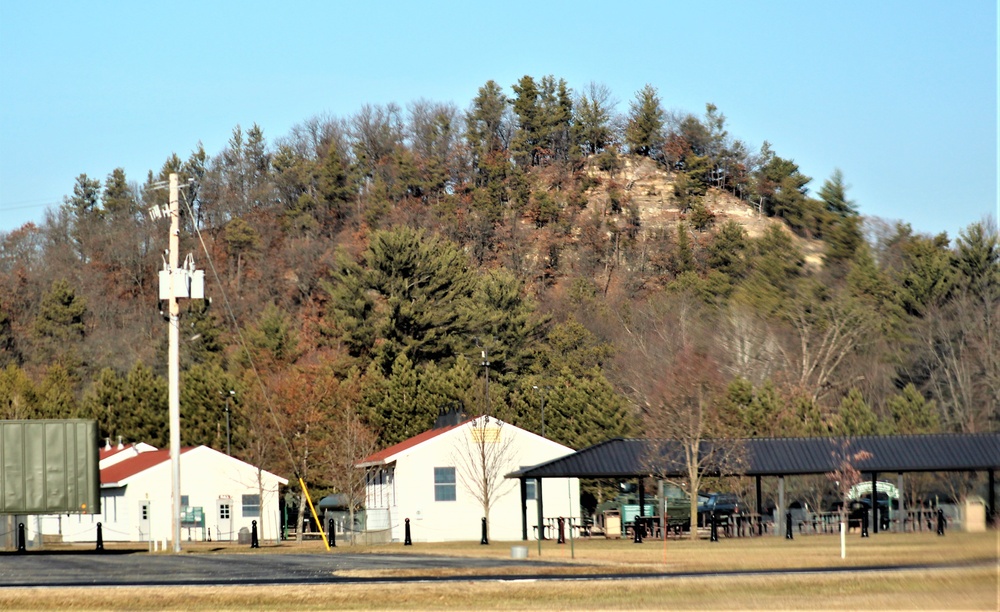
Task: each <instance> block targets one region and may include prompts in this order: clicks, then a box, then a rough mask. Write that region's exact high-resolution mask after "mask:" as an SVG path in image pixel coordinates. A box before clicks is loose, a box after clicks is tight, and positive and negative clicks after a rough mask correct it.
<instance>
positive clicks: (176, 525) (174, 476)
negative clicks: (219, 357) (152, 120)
mask: <svg viewBox="0 0 1000 612" xmlns="http://www.w3.org/2000/svg"><path fill="white" fill-rule="evenodd" d="M177 199H178V189H177V174H175V173H171V174H170V253H169V263H168V266H169V273H170V281H169V282H170V334H169V341H170V346H169V350H168V354H167V362H168V364H167V373H168V375H167V383H168V386H169V398H170V482H171V496H172V504H173V511H172V512H171V516H170V522H171V534H172V539H173V541H174V545H173V548H174V552H175V553H179V552H180V551H181V394H180V386H181V375H180V370H181V366H180V361H181V360H180V314H181V309H180V306H179V305H178V304H177V292H178V289H179V287H177V280H178V276H177V274H176V273H175V271H176V270H177V268H178V261H177V255H178V251H179V250H180V232H181V223H180V208H179V207H178V202H177Z"/></svg>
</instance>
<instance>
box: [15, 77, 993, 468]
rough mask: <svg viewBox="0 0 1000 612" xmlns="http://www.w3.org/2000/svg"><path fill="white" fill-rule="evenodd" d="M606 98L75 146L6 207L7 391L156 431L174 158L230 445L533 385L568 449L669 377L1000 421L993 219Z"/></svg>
mask: <svg viewBox="0 0 1000 612" xmlns="http://www.w3.org/2000/svg"><path fill="white" fill-rule="evenodd" d="M616 107H617V106H616V103H615V99H614V96H613V94H612V93H611V92H610V91H608V90H607V89H606V88H604V87H602V86H600V85H594V84H591V85H588V86H586V87H583V88H582V89H580V90H577V91H574V90H571V89H570V88H569V87H568V85H567V84H566V83H565V82H564V81H562V80H559V79H555V78H553V77H545V78H541V79H533V78H531V77H524V78H522V79H521V80H519V81H518V82H517V83H516V84H514V85H513V86H511V87H510V88H509V89H505V88H504V87H501V86H500V85H498V84H497V83H494V82H492V81H491V82H488V83H486V84H485V85H484V86H483V87H482V88H480V90H479V92H478V95H477V96H476V97H475V98H474V99H473V100H472V101H471V102H469V104H468V106H467V108H466V109H465V110H460V109H459V108H458V107H457V106H455V105H454V104H440V103H433V102H428V101H424V100H420V101H417V102H413V103H411V104H409V105H407V106H406V108H405V109H404V108H402V107H399V106H396V105H394V104H390V105H386V106H378V105H371V106H365V107H363V108H361V109H359V110H358V111H357V113H356V114H355V115H353V116H351V117H349V118H344V119H339V118H333V117H316V118H312V119H307V120H304V121H303V122H302V123H301V124H299V125H297V126H296V127H295V128H293V129H292V130H291V132H290V133H288V134H284V135H278V136H276V137H270V138H266V137H265V134H264V131H263V130H262V129H261V128H260V127H259V126H257V125H253V126H251V127H249V128H248V129H246V130H243V129H241V128H240V127H239V126H237V127H236V128H235V129H234V130H233V133H232V138H231V140H230V141H229V143H228V146H227V147H226V148H225V149H224V150H223V151H221V152H219V153H218V154H217V155H215V156H210V155H209V154H207V153H206V152H205V151H204V150H203V149H201V148H200V147H199V148H198V149H197V150H195V151H194V153H192V154H191V155H190V156H189V157H188V158H187V159H182V158H180V157H178V156H177V155H171V156H170V157H168V158H167V160H166V162H165V163H164V165H163V167H162V168H161V169H159V171H157V172H155V173H154V172H150V173H149V175H148V176H147V177H145V180H144V181H142V182H141V183H136V182H133V181H131V180H130V178H129V177H126V176H125V173H124V171H122V170H121V169H117V170H114V171H113V172H111V173H110V174H109V175H108V176H107V177H104V178H103V179H100V178H94V177H88V176H86V175H80V176H79V177H78V178H77V181H76V186H75V188H74V191H73V193H72V194H71V195H68V196H67V197H66V198H65V203H64V205H63V206H62V207H61V208H60V209H59V210H58V211H54V212H53V213H52V214H50V215H49V217H48V218H47V219H46V221H45V223H44V224H42V225H41V226H35V225H31V224H29V225H26V226H24V227H22V228H20V229H17V230H15V231H12V232H9V233H5V234H0V283H2V290H0V347H2V354H0V360H2V361H0V366H2V367H3V368H4V369H3V370H2V371H0V411H2V412H3V414H2V416H3V417H4V418H25V417H68V416H87V417H96V418H97V419H98V420H99V421H100V423H101V428H102V431H103V434H104V435H105V436H108V437H110V438H112V439H117V438H118V437H119V436H120V437H122V438H123V439H124V440H125V441H126V442H130V441H145V442H149V443H151V444H154V445H157V446H165V445H166V436H167V432H166V426H165V423H166V418H167V397H166V384H165V380H164V375H165V367H166V366H165V362H166V337H167V323H166V322H165V321H164V319H163V317H162V314H161V308H162V306H161V304H160V303H159V302H158V300H157V280H156V274H157V271H158V270H159V269H161V268H162V266H163V262H162V253H163V251H164V249H165V248H166V245H167V225H166V224H165V223H164V222H163V221H162V220H160V221H154V220H151V219H150V217H149V216H147V214H146V211H147V209H148V208H149V207H151V206H154V205H160V206H162V205H163V204H164V203H165V202H166V198H167V193H166V191H165V190H161V189H156V188H155V185H156V183H157V182H158V181H161V180H164V179H165V178H166V177H167V176H168V175H169V174H170V173H172V172H176V173H179V174H180V177H181V181H182V183H184V184H185V185H187V187H186V188H185V189H184V190H183V191H184V199H183V214H182V218H183V230H182V242H183V247H182V253H181V255H182V256H183V255H185V254H186V253H188V252H191V253H193V254H194V257H195V260H196V262H197V264H198V267H199V268H202V269H206V281H207V294H208V295H209V296H210V298H211V300H206V301H205V302H186V303H185V304H184V308H185V311H184V312H183V314H182V317H181V325H182V343H183V346H182V351H181V354H182V362H183V363H182V371H183V374H182V379H183V380H182V382H183V391H182V399H181V409H182V415H183V431H182V441H183V443H184V444H198V443H205V444H209V445H212V446H214V447H216V448H224V447H225V416H224V414H225V410H226V408H227V402H230V404H229V407H230V408H231V410H232V415H233V418H234V433H233V448H234V454H238V455H240V456H245V457H249V458H255V457H259V458H261V460H262V461H265V462H267V465H268V467H271V468H272V469H275V470H282V469H286V470H287V469H292V468H291V467H290V466H288V465H287V462H288V461H291V460H292V459H291V458H290V456H288V454H287V453H282V452H277V451H275V450H274V449H275V448H277V446H276V441H275V436H276V434H277V433H281V434H283V436H284V439H285V440H294V441H295V442H294V445H293V446H294V449H295V453H294V456H295V457H297V458H301V457H303V456H308V457H310V459H309V461H310V465H313V466H321V465H323V462H324V461H333V459H329V458H326V459H324V457H326V455H325V454H324V453H334V452H344V453H350V452H354V453H355V454H356V453H357V452H358V451H357V448H359V447H358V446H355V447H354V450H353V451H347V450H344V449H343V448H342V447H343V446H344V444H345V442H344V441H345V440H346V439H351V440H355V441H358V440H361V441H364V442H365V444H367V445H368V446H385V445H388V444H391V443H394V442H398V441H399V440H402V439H404V438H406V437H408V436H410V435H413V434H416V433H418V432H420V431H422V430H424V429H425V428H427V427H429V426H431V424H432V423H433V422H434V420H435V417H436V416H437V415H438V413H439V411H440V410H442V409H450V408H456V409H460V410H463V411H465V412H466V413H470V414H475V413H481V412H483V411H486V410H488V411H489V412H490V413H491V414H495V415H499V416H501V417H502V418H505V419H506V420H508V421H509V422H512V423H514V424H516V425H519V426H522V427H525V428H528V429H531V430H534V431H539V432H540V431H541V430H542V428H543V423H542V419H543V415H544V430H545V433H546V435H547V436H548V437H551V438H553V439H555V440H557V441H559V442H562V443H565V444H568V445H570V446H573V447H577V448H579V447H584V446H587V445H589V444H593V443H596V442H599V441H601V440H604V439H607V438H609V437H613V436H618V435H631V434H642V433H644V432H649V431H653V430H655V427H654V426H655V424H656V423H655V420H656V419H657V418H660V417H658V416H657V415H661V414H662V410H661V409H662V408H663V407H665V406H667V407H671V409H672V410H685V409H690V411H691V412H690V413H691V414H697V415H698V419H699V421H698V425H699V427H702V428H703V431H704V432H705V433H706V435H752V436H786V435H815V434H824V433H830V432H834V433H852V434H867V433H876V432H932V431H964V432H975V431H983V430H991V429H995V428H996V427H997V415H998V405H1000V359H998V357H997V356H998V355H1000V330H998V325H1000V255H998V245H997V231H996V228H995V226H992V225H990V224H976V225H972V226H970V227H968V228H967V229H966V230H965V231H964V232H963V233H962V235H961V236H959V237H958V238H957V239H956V240H955V241H954V244H952V243H951V242H950V241H949V239H948V237H947V236H944V235H940V236H926V235H919V234H915V233H914V232H912V231H911V229H910V228H909V226H907V225H906V224H903V223H895V224H888V223H884V222H880V221H879V220H877V219H863V218H862V217H861V216H860V215H859V211H858V207H857V206H856V205H855V203H854V202H852V201H851V200H850V199H849V194H848V187H847V180H846V179H845V177H843V176H842V175H841V174H840V173H839V172H835V173H834V174H833V175H832V176H830V177H829V178H827V179H826V180H824V182H823V183H822V185H821V186H819V187H818V188H817V189H815V191H811V190H810V185H811V179H810V178H809V177H806V176H803V175H802V173H801V172H800V171H799V169H798V167H797V166H796V164H795V163H794V162H793V161H792V158H791V157H783V156H780V155H778V153H777V152H775V151H773V150H771V147H770V146H769V145H768V144H767V143H764V144H763V146H761V147H759V148H751V147H750V146H748V145H747V144H746V143H744V142H743V141H741V140H739V139H738V138H736V137H735V136H733V135H731V134H730V133H729V132H728V126H727V125H726V120H725V117H724V116H723V114H722V113H721V112H720V110H719V109H717V108H716V107H714V106H713V105H707V107H706V109H705V112H704V113H703V114H697V115H696V114H685V113H668V112H666V111H664V106H663V101H661V100H660V97H659V94H658V93H657V91H656V89H655V88H653V87H651V86H647V87H645V88H643V89H642V90H641V91H639V92H637V93H635V95H634V98H633V99H632V101H631V103H630V104H629V105H628V110H627V112H625V113H624V114H618V113H616V111H615V108H616ZM793 153H794V152H790V153H787V154H786V155H792V154H793ZM202 240H203V241H204V245H205V248H204V249H203V248H202V244H201V241H202ZM206 250H207V253H206ZM216 274H217V275H218V281H216ZM234 320H235V321H236V323H237V325H234V324H233V321H234ZM241 339H242V340H243V341H244V342H242V343H241ZM484 356H485V359H484ZM486 362H488V366H487V365H485V363H486ZM695 364H696V365H697V367H693V366H694V365H695ZM487 381H488V385H487ZM487 389H488V391H487ZM231 391H232V392H234V393H230V392H231ZM487 398H488V404H487ZM345 432H347V433H350V434H351V435H345ZM331 456H332V455H331ZM295 460H296V461H297V460H298V459H295ZM294 469H295V472H296V473H299V474H306V473H308V472H309V470H310V469H311V470H312V472H311V473H312V474H313V475H314V476H313V477H314V478H316V479H318V480H320V481H322V480H323V479H324V478H325V476H323V475H322V474H324V472H323V470H322V469H321V468H319V467H314V468H309V467H308V466H306V465H305V464H302V465H298V466H297V467H295V468H294Z"/></svg>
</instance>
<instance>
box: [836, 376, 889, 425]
mask: <svg viewBox="0 0 1000 612" xmlns="http://www.w3.org/2000/svg"><path fill="white" fill-rule="evenodd" d="M887 429H888V428H887V427H885V425H883V424H881V423H880V421H879V419H878V417H877V416H875V413H874V412H873V411H872V409H871V408H870V407H869V406H868V403H867V402H866V401H865V400H864V398H863V397H861V392H860V391H858V390H857V389H853V388H852V389H851V390H850V392H849V393H848V394H847V396H846V397H844V399H842V400H841V401H840V408H839V410H838V412H837V426H836V433H837V434H838V435H842V436H877V435H880V434H883V433H888V432H887V431H886V430H887Z"/></svg>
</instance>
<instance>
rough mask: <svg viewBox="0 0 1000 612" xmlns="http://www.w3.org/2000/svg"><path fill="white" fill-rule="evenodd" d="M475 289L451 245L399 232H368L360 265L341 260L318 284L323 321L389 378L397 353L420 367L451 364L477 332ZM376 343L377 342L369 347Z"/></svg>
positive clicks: (462, 259) (465, 263) (422, 234)
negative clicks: (324, 298) (326, 309)
mask: <svg viewBox="0 0 1000 612" xmlns="http://www.w3.org/2000/svg"><path fill="white" fill-rule="evenodd" d="M476 284H477V279H476V277H475V275H474V273H473V272H472V271H471V270H470V269H469V262H468V258H467V257H466V256H465V254H464V253H463V252H462V251H461V250H460V249H458V248H457V247H456V245H455V244H453V243H451V242H448V241H446V240H443V239H441V238H438V237H436V236H433V235H429V234H427V233H425V232H423V231H416V230H412V229H409V228H405V227H401V228H399V229H396V230H394V231H388V232H376V233H375V234H373V235H372V238H371V241H370V243H369V245H368V249H366V250H365V252H364V254H363V255H362V264H361V265H358V264H351V263H349V262H344V263H343V265H342V267H341V268H340V270H339V271H338V272H337V273H336V274H335V276H334V278H333V279H332V282H329V283H326V284H325V285H324V286H325V288H326V290H327V291H328V292H329V294H330V296H331V298H332V300H331V312H330V317H329V319H330V320H331V321H333V322H335V325H336V328H337V330H339V331H340V332H342V333H343V334H344V336H345V338H346V339H348V341H350V343H351V344H350V346H351V349H352V352H354V354H356V355H362V354H370V355H372V356H373V357H374V358H375V359H376V360H377V361H378V362H379V365H380V367H381V368H382V371H383V373H385V374H388V372H389V370H390V369H391V368H392V367H393V366H392V364H393V363H394V362H395V361H396V358H397V356H398V355H400V354H403V353H405V354H406V355H407V358H408V359H410V361H411V362H413V363H415V364H418V365H419V364H422V363H424V362H425V361H439V360H444V361H445V362H446V363H450V362H451V361H452V360H453V359H454V358H455V356H456V355H458V354H459V353H461V352H463V351H464V350H465V348H466V347H467V346H468V345H469V343H470V341H471V339H472V338H473V337H474V336H475V335H476V334H477V333H479V332H480V330H481V321H480V318H479V316H478V314H477V313H476V312H475V311H474V309H473V292H474V291H475V289H476ZM332 333H337V331H333V332H332ZM376 338H382V339H383V341H381V342H379V343H378V344H377V345H376V344H375V343H374V340H375V339H376Z"/></svg>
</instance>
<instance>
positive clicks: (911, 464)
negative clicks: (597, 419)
mask: <svg viewBox="0 0 1000 612" xmlns="http://www.w3.org/2000/svg"><path fill="white" fill-rule="evenodd" d="M859 451H866V452H867V453H868V454H869V455H870V456H869V457H868V458H866V459H861V460H857V461H853V462H852V463H853V466H854V467H855V468H856V469H858V470H860V471H862V472H956V471H978V470H992V469H997V468H1000V433H986V434H928V435H910V436H858V437H848V438H746V439H740V440H725V441H723V440H706V441H703V442H702V443H701V447H700V455H701V456H705V457H720V458H721V457H723V456H725V457H726V458H725V459H719V460H718V461H717V463H716V464H715V465H709V466H708V469H707V471H708V472H716V473H719V474H723V475H746V476H791V475H801V474H825V473H829V472H832V471H834V470H835V469H837V467H838V466H839V465H840V464H841V463H842V461H843V459H842V458H843V457H845V456H854V455H855V454H856V453H857V452H859ZM709 461H710V462H711V461H712V460H711V459H710V460H709ZM653 474H657V475H661V476H668V477H680V476H684V475H685V474H686V470H685V463H684V461H683V448H682V446H681V445H680V443H679V442H677V441H674V440H650V439H635V438H632V439H624V438H616V439H613V440H607V441H605V442H601V443H600V444H595V445H594V446H591V447H589V448H585V449H583V450H580V451H577V452H575V453H572V454H570V455H566V456H565V457H562V458H560V459H555V460H553V461H549V462H547V463H542V464H539V465H536V466H533V467H529V468H523V469H521V470H518V471H516V472H514V473H512V474H509V475H508V477H510V478H520V477H524V478H567V477H570V478H573V477H575V478H639V477H643V476H650V475H653Z"/></svg>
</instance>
